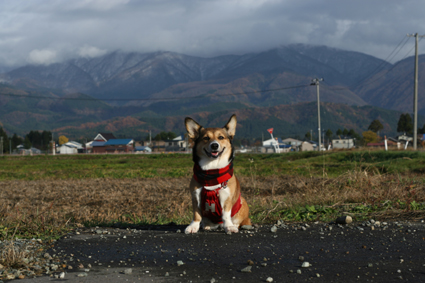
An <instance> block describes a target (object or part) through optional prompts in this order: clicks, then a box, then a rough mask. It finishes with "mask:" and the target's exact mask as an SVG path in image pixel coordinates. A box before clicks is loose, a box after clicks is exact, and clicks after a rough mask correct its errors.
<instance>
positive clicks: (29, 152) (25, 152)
mask: <svg viewBox="0 0 425 283" xmlns="http://www.w3.org/2000/svg"><path fill="white" fill-rule="evenodd" d="M17 149H18V153H19V154H21V155H33V154H41V150H39V149H38V148H35V147H31V148H30V149H25V148H24V147H23V146H21V147H20V146H18V147H17Z"/></svg>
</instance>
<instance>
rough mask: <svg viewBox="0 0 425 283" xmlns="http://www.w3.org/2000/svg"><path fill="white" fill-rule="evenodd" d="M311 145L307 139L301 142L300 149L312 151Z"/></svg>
mask: <svg viewBox="0 0 425 283" xmlns="http://www.w3.org/2000/svg"><path fill="white" fill-rule="evenodd" d="M313 150H314V148H313V145H312V144H311V143H309V142H307V141H304V142H302V143H301V146H300V151H313Z"/></svg>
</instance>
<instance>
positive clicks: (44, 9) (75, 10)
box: [0, 0, 425, 66]
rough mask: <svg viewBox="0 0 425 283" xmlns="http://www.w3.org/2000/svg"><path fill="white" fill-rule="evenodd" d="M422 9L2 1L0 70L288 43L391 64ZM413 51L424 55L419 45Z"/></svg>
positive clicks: (385, 0)
mask: <svg viewBox="0 0 425 283" xmlns="http://www.w3.org/2000/svg"><path fill="white" fill-rule="evenodd" d="M424 11H425V1H420V0H417V1H413V0H403V1H401V0H356V1H349V0H346V1H343V0H198V1H195V0H31V1H29V0H0V66H4V65H8V66H19V65H23V64H28V63H32V64H50V63H54V62H60V61H62V60H65V59H68V58H74V57H78V56H84V57H94V56H99V55H103V54H105V53H107V52H111V51H114V50H123V51H138V52H152V51H158V50H161V51H174V52H179V53H184V54H188V55H194V56H202V57H213V56H217V55H224V54H244V53H249V52H259V51H265V50H268V49H271V48H275V47H279V46H282V45H287V44H292V43H304V44H313V45H327V46H330V47H336V48H340V49H346V50H352V51H358V52H363V53H367V54H370V55H373V56H376V57H379V58H382V59H387V58H389V59H391V62H394V61H396V60H400V59H402V58H404V57H405V56H407V55H409V56H411V55H413V50H412V48H413V46H414V39H413V38H409V39H408V38H406V34H407V33H416V32H417V33H419V34H420V35H422V34H425V20H424V16H423V12H424ZM397 46H399V48H400V47H402V48H401V49H400V50H398V49H396V47H397ZM419 46H420V48H419V51H420V53H421V54H422V53H425V40H424V41H422V42H420V44H419ZM395 50H397V51H398V53H396V52H393V51H395ZM409 51H411V52H410V53H409ZM391 52H393V53H391Z"/></svg>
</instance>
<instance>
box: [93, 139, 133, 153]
mask: <svg viewBox="0 0 425 283" xmlns="http://www.w3.org/2000/svg"><path fill="white" fill-rule="evenodd" d="M133 145H134V140H133V139H110V140H108V141H106V142H100V141H93V143H92V152H93V153H130V152H133V151H134V147H133Z"/></svg>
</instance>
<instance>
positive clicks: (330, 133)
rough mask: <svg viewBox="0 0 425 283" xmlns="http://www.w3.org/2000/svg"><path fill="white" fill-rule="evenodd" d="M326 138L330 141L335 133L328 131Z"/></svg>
mask: <svg viewBox="0 0 425 283" xmlns="http://www.w3.org/2000/svg"><path fill="white" fill-rule="evenodd" d="M325 136H326V137H327V138H328V140H330V139H331V138H332V136H333V133H332V131H331V130H330V129H328V130H327V131H326V133H325Z"/></svg>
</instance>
